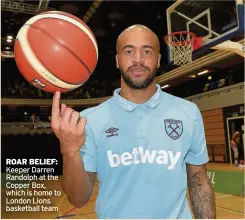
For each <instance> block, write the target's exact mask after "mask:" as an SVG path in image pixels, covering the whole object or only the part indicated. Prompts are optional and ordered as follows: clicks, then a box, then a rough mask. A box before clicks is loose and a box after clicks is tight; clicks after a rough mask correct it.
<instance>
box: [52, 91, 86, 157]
mask: <svg viewBox="0 0 245 220" xmlns="http://www.w3.org/2000/svg"><path fill="white" fill-rule="evenodd" d="M85 124H86V119H85V118H81V117H80V114H79V112H76V111H74V110H73V109H72V108H68V107H67V106H66V105H65V104H62V105H61V109H60V92H56V93H55V95H54V98H53V105H52V121H51V127H52V129H53V131H54V133H55V135H56V136H57V138H58V139H59V141H60V145H61V153H62V154H67V155H73V154H74V153H76V152H77V151H79V150H80V148H81V147H82V146H83V144H84V142H85Z"/></svg>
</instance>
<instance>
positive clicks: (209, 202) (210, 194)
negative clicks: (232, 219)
mask: <svg viewBox="0 0 245 220" xmlns="http://www.w3.org/2000/svg"><path fill="white" fill-rule="evenodd" d="M187 177H188V180H187V182H188V189H189V195H190V201H191V206H192V210H193V213H194V216H195V218H198V219H210V218H211V219H215V218H216V208H215V195H214V191H213V187H212V185H211V183H210V180H209V177H208V175H207V171H206V167H205V165H200V166H198V165H191V164H187Z"/></svg>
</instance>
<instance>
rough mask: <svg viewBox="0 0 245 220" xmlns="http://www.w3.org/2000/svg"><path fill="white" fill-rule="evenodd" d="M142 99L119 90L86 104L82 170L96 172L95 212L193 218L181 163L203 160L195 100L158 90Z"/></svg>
mask: <svg viewBox="0 0 245 220" xmlns="http://www.w3.org/2000/svg"><path fill="white" fill-rule="evenodd" d="M156 86H157V91H156V93H155V94H154V95H153V96H152V97H151V98H150V99H149V100H148V101H147V102H146V103H144V104H135V103H132V102H130V101H128V100H126V99H124V98H122V97H121V96H120V95H119V92H120V89H117V90H115V92H114V95H113V96H112V98H110V99H109V100H107V101H105V102H104V103H102V104H100V105H98V106H96V107H93V108H89V109H86V110H84V111H82V112H81V116H83V117H86V118H87V124H86V129H85V130H86V142H85V144H84V146H83V147H82V149H81V156H82V159H83V162H84V167H85V170H86V171H89V172H96V173H97V178H98V181H99V194H98V197H97V201H96V213H97V216H98V218H121V219H122V218H148V219H150V218H151V219H153V218H162V219H163V218H165V219H167V218H168V219H169V218H192V215H191V212H190V208H189V205H188V201H187V199H186V189H187V173H186V163H189V164H194V165H201V164H205V163H207V162H208V154H207V148H206V140H205V134H204V126H203V120H202V116H201V113H200V111H199V109H198V107H197V106H196V104H194V103H192V102H189V101H187V100H184V99H181V98H178V97H175V96H172V95H170V94H167V93H165V92H163V91H161V88H160V86H159V85H156Z"/></svg>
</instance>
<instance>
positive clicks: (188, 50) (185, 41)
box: [165, 32, 195, 66]
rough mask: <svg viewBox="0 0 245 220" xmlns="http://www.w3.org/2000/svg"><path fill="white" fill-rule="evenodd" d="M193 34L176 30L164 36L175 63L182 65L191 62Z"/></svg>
mask: <svg viewBox="0 0 245 220" xmlns="http://www.w3.org/2000/svg"><path fill="white" fill-rule="evenodd" d="M194 40H195V35H194V34H192V33H190V32H176V33H172V34H169V35H167V36H166V37H165V41H166V43H167V44H168V45H169V47H170V49H171V50H172V54H173V61H174V64H175V65H178V66H183V65H185V64H187V63H191V62H192V51H193V44H194Z"/></svg>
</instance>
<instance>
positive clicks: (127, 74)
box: [116, 29, 160, 89]
mask: <svg viewBox="0 0 245 220" xmlns="http://www.w3.org/2000/svg"><path fill="white" fill-rule="evenodd" d="M117 52H118V53H117V56H116V64H117V68H119V70H120V72H121V75H122V78H123V80H124V82H125V83H126V84H127V85H128V86H129V87H131V88H133V89H144V88H147V87H148V86H149V85H150V84H151V83H152V82H153V80H154V78H155V75H156V70H157V68H158V67H159V65H160V55H159V44H158V40H157V38H156V37H155V36H154V35H153V33H151V32H149V31H147V30H143V29H133V30H130V31H128V32H126V33H124V34H123V35H122V36H121V38H120V40H119V41H118V47H117Z"/></svg>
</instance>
